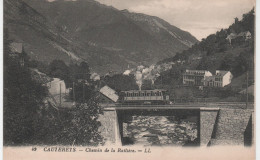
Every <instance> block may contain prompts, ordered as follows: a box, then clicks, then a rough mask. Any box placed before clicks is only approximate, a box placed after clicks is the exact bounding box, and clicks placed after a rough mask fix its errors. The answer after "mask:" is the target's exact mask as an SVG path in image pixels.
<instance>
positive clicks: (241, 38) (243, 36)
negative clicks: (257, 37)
mask: <svg viewBox="0 0 260 160" xmlns="http://www.w3.org/2000/svg"><path fill="white" fill-rule="evenodd" d="M251 38H252V35H251V33H250V32H249V31H245V32H240V33H239V34H236V33H230V35H228V36H227V38H226V39H227V40H228V41H229V44H230V45H231V44H234V43H236V44H240V43H244V42H246V41H249V40H250V39H251Z"/></svg>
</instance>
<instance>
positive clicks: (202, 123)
mask: <svg viewBox="0 0 260 160" xmlns="http://www.w3.org/2000/svg"><path fill="white" fill-rule="evenodd" d="M102 107H103V108H104V115H101V116H100V119H99V120H100V122H101V124H102V126H101V133H102V135H103V137H104V138H105V139H106V140H107V143H110V144H120V145H125V144H124V140H123V139H124V138H123V136H124V132H125V131H124V128H123V123H125V122H126V121H127V117H131V116H133V115H135V116H138V115H139V116H140V115H142V116H176V115H177V116H180V115H181V116H186V117H189V116H193V117H194V116H195V117H197V119H196V123H197V126H198V132H197V138H198V141H199V145H200V146H211V145H219V144H221V145H225V144H226V145H252V142H253V140H252V139H253V136H254V135H253V125H254V124H253V120H254V110H253V108H254V107H253V104H248V105H247V106H246V105H245V104H244V103H208V104H173V105H120V104H103V105H102Z"/></svg>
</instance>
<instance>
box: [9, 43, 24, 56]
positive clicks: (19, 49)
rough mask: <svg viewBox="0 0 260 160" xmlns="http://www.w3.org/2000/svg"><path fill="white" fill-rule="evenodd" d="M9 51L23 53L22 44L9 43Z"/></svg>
mask: <svg viewBox="0 0 260 160" xmlns="http://www.w3.org/2000/svg"><path fill="white" fill-rule="evenodd" d="M10 48H11V51H12V52H14V53H22V52H23V44H22V43H15V42H13V43H11V44H10Z"/></svg>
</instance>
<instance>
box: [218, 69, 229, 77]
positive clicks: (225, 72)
mask: <svg viewBox="0 0 260 160" xmlns="http://www.w3.org/2000/svg"><path fill="white" fill-rule="evenodd" d="M228 72H229V71H221V70H216V76H224V75H225V74H227V73H228Z"/></svg>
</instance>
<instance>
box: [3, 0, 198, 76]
mask: <svg viewBox="0 0 260 160" xmlns="http://www.w3.org/2000/svg"><path fill="white" fill-rule="evenodd" d="M4 18H5V27H6V28H8V32H9V35H10V37H11V38H12V39H13V40H14V41H18V42H22V43H24V47H25V51H26V52H27V53H28V54H29V55H30V56H31V57H32V58H33V59H36V60H38V61H43V62H47V63H49V62H50V61H52V60H54V59H61V60H63V61H65V62H66V63H70V62H71V61H76V62H80V61H87V62H88V63H89V65H90V66H91V68H92V69H93V70H94V71H95V72H98V73H101V74H103V73H106V72H108V71H112V70H113V71H117V72H122V71H123V70H125V69H126V68H127V66H130V67H134V66H137V65H139V64H145V65H150V64H152V63H155V62H158V61H159V60H162V59H164V58H168V57H171V56H174V55H175V54H176V53H177V52H181V51H183V50H184V49H187V48H189V47H191V46H192V45H193V44H195V43H197V42H198V40H197V39H196V38H194V37H193V36H192V35H191V34H189V33H188V32H185V31H182V30H180V29H179V28H177V27H175V26H172V25H170V24H169V23H167V22H166V21H164V20H162V19H160V18H158V17H153V16H148V15H144V14H137V13H131V12H128V11H126V10H123V11H120V10H117V9H115V8H113V7H109V6H106V5H102V4H100V3H98V2H96V1H93V0H77V1H64V0H57V1H54V2H47V1H45V0H24V1H22V0H4Z"/></svg>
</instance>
